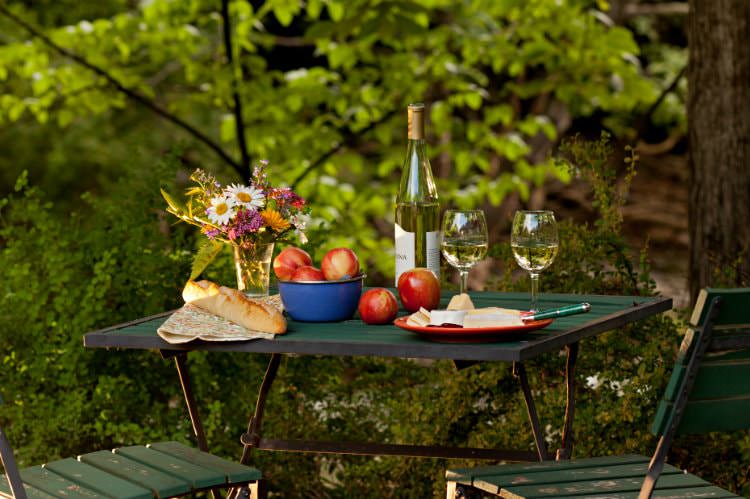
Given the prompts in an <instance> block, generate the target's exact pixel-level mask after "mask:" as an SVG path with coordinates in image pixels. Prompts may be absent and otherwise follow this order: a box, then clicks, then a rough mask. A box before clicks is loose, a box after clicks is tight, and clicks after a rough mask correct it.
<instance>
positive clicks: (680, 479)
mask: <svg viewBox="0 0 750 499" xmlns="http://www.w3.org/2000/svg"><path fill="white" fill-rule="evenodd" d="M480 484H481V482H480ZM480 484H477V485H476V486H477V487H478V488H482V487H480V486H479V485H480ZM642 484H643V474H641V476H637V477H630V478H618V479H607V480H586V481H580V482H568V483H562V484H550V483H545V484H538V485H511V486H508V487H503V489H502V492H503V495H507V496H509V497H513V498H528V499H532V498H543V497H555V498H556V497H570V496H576V495H579V496H580V495H585V494H589V495H592V494H600V495H604V494H613V493H620V492H638V491H639V490H640V489H641V485H642ZM708 485H710V484H709V483H708V482H706V481H705V480H703V479H701V478H698V477H697V476H695V475H689V474H684V473H675V474H672V475H662V476H661V477H659V481H658V482H657V488H659V489H677V488H688V487H704V486H708ZM493 493H496V492H493Z"/></svg>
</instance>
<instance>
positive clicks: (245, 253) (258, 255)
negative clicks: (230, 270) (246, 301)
mask: <svg viewBox="0 0 750 499" xmlns="http://www.w3.org/2000/svg"><path fill="white" fill-rule="evenodd" d="M273 247H274V243H244V244H241V245H239V244H235V245H234V266H235V269H236V270H237V289H239V290H240V291H242V292H243V293H245V294H246V295H247V296H248V297H260V296H268V282H269V279H270V277H271V258H272V257H273Z"/></svg>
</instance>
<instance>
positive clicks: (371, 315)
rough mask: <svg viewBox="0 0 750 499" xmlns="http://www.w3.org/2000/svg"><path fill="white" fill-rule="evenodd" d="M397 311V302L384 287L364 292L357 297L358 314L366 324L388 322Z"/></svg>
mask: <svg viewBox="0 0 750 499" xmlns="http://www.w3.org/2000/svg"><path fill="white" fill-rule="evenodd" d="M397 313H398V302H397V301H396V297H395V296H393V293H391V292H390V291H388V290H387V289H385V288H374V289H369V290H367V291H365V292H364V294H363V295H362V296H361V297H360V299H359V316H360V317H361V318H362V320H363V321H365V322H366V323H367V324H390V323H391V322H393V319H395V318H396V314H397Z"/></svg>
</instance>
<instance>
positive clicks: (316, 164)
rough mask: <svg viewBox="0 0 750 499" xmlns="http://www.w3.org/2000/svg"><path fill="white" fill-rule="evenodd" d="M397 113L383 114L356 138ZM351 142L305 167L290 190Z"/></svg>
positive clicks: (339, 146)
mask: <svg viewBox="0 0 750 499" xmlns="http://www.w3.org/2000/svg"><path fill="white" fill-rule="evenodd" d="M397 112H398V111H397V110H395V109H394V110H391V111H389V112H387V113H386V114H384V115H383V116H382V117H381V118H380V119H379V120H376V121H373V122H372V123H370V124H369V125H367V126H366V127H365V128H363V129H362V130H360V131H359V132H357V136H362V135H364V134H366V133H367V132H369V131H371V130H373V129H375V127H377V126H378V125H380V124H382V123H385V122H386V121H388V120H389V119H391V118H392V117H393V116H395V115H396V113H397ZM350 143H351V141H344V142H342V143H340V144H337V145H336V146H335V147H333V148H331V149H330V150H328V151H326V152H325V153H323V154H322V155H321V156H320V157H318V159H316V160H315V161H313V162H312V163H310V164H309V165H307V168H305V169H304V170H303V171H302V172H301V173H300V174H299V175H297V178H295V179H294V180H293V181H292V185H291V187H292V190H295V189H296V188H297V185H298V184H299V183H300V182H302V180H304V178H305V177H307V176H308V175H309V174H311V173H312V172H313V171H314V170H315V169H317V168H318V167H319V166H320V165H322V164H323V163H324V162H325V161H326V160H327V159H328V158H330V157H331V156H333V155H334V154H336V153H337V152H339V151H340V150H342V149H343V148H344V147H345V146H347V145H349V144H350Z"/></svg>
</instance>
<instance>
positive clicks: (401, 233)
mask: <svg viewBox="0 0 750 499" xmlns="http://www.w3.org/2000/svg"><path fill="white" fill-rule="evenodd" d="M415 242H416V239H415V237H414V233H413V232H406V231H405V230H404V229H402V228H401V226H400V225H399V224H396V284H398V278H399V277H401V274H403V273H404V272H406V271H407V270H411V269H413V268H414V267H415V262H416V255H415V254H414V252H415V250H416V246H415Z"/></svg>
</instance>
